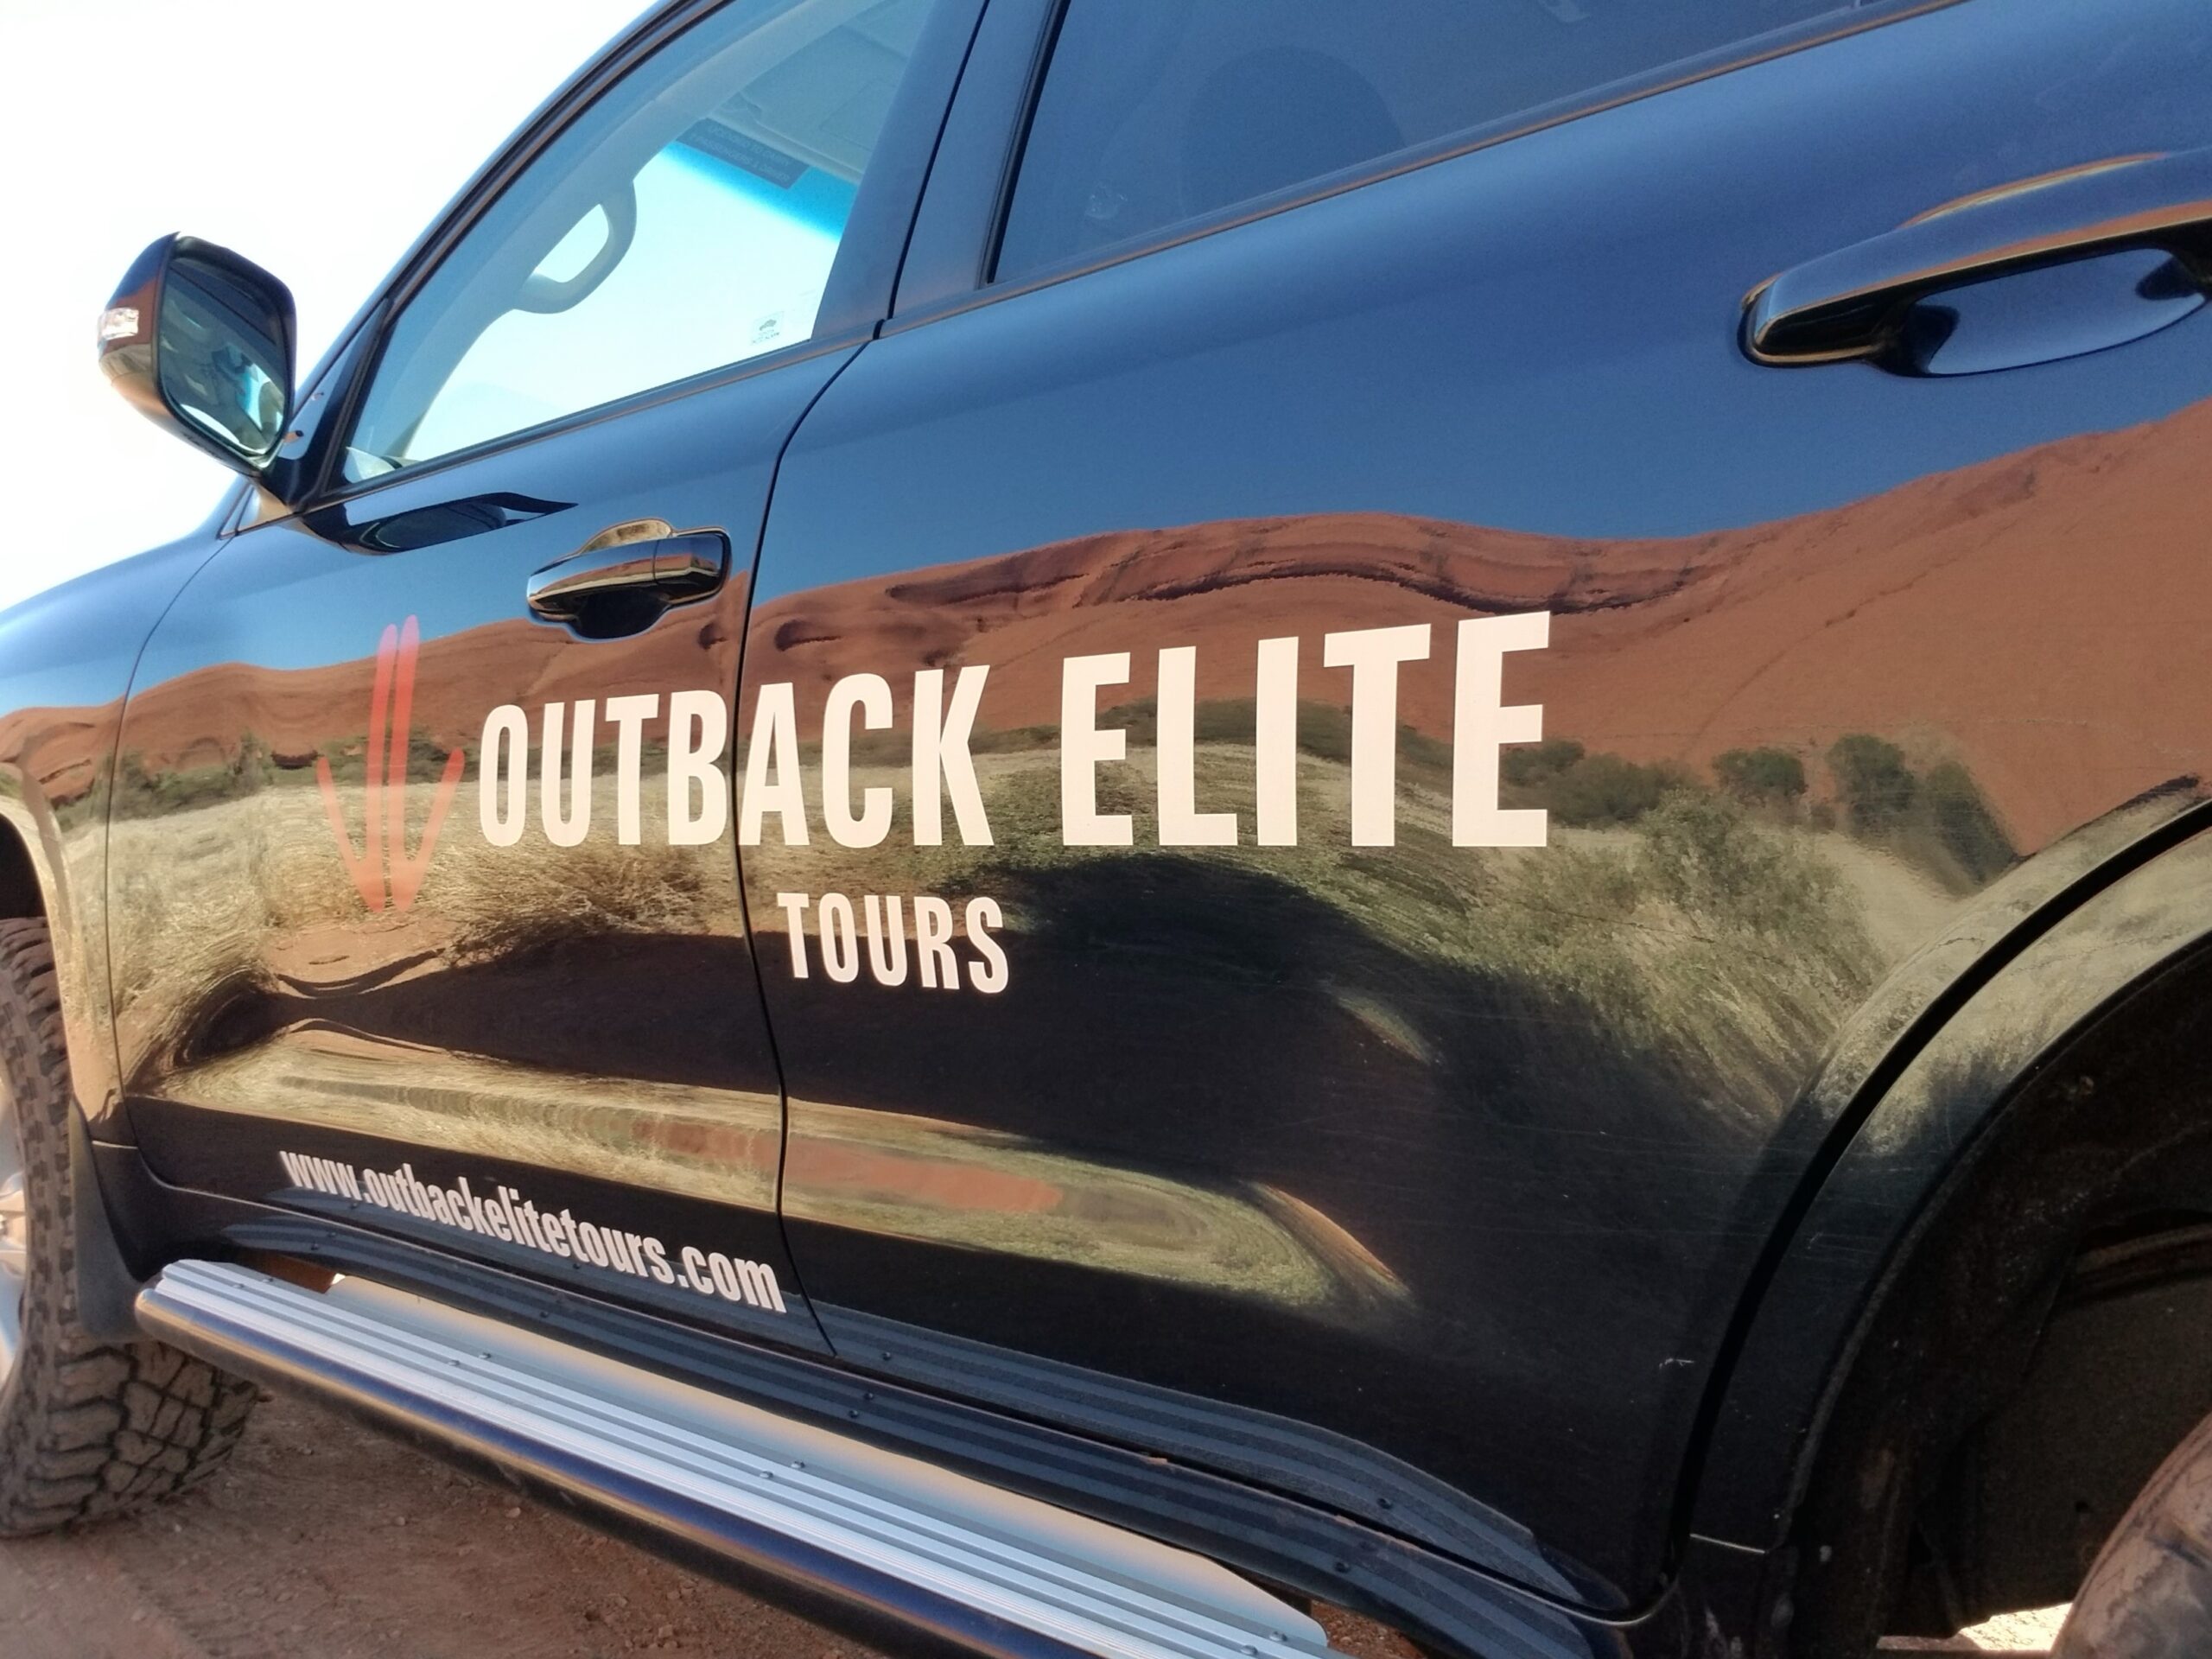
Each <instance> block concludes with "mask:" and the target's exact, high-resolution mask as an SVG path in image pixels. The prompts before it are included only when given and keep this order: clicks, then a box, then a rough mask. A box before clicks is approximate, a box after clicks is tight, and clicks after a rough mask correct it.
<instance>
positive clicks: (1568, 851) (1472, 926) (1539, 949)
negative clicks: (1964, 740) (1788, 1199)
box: [746, 742, 1883, 1105]
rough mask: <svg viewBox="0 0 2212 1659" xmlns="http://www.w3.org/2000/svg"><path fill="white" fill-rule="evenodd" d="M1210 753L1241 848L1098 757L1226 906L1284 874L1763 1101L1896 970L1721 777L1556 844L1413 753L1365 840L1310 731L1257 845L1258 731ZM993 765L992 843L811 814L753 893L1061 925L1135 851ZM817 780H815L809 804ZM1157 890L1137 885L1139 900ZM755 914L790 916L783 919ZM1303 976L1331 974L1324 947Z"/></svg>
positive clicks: (778, 850) (1393, 1014) (1202, 762)
mask: <svg viewBox="0 0 2212 1659" xmlns="http://www.w3.org/2000/svg"><path fill="white" fill-rule="evenodd" d="M1301 747H1304V746H1303V745H1301ZM1576 753H1577V757H1579V755H1580V751H1579V749H1578V750H1577V752H1576ZM1197 764H1198V805H1199V807H1200V808H1201V810H1235V811H1236V812H1237V813H1238V814H1239V815H1240V818H1241V820H1242V823H1243V830H1244V835H1245V836H1246V837H1247V839H1246V841H1245V842H1244V843H1243V845H1240V846H1237V847H1233V848H1219V849H1211V848H1210V849H1160V848H1159V847H1158V830H1157V823H1156V817H1155V813H1154V799H1155V781H1154V779H1155V768H1156V760H1155V757H1154V754H1153V753H1151V752H1150V751H1147V750H1141V749H1138V748H1136V747H1132V749H1131V752H1130V760H1128V762H1126V763H1124V764H1122V765H1118V766H1116V765H1109V766H1102V767H1101V768H1100V769H1099V772H1098V804H1099V809H1100V810H1102V811H1108V812H1128V813H1129V814H1131V815H1132V817H1133V818H1134V819H1135V827H1134V848H1135V850H1136V851H1138V852H1140V853H1143V854H1146V855H1147V856H1150V857H1154V858H1159V859H1165V860H1170V861H1177V862H1187V863H1188V864H1189V865H1191V866H1192V867H1193V868H1214V869H1217V870H1219V871H1221V872H1222V873H1223V875H1224V880H1222V881H1221V882H1219V883H1217V884H1215V887H1217V890H1218V891H1219V893H1221V895H1222V897H1221V898H1220V899H1219V900H1218V902H1221V903H1224V904H1231V903H1234V904H1244V903H1249V902H1250V901H1251V893H1250V890H1249V886H1248V885H1247V884H1248V883H1249V880H1251V879H1254V878H1258V879H1263V880H1269V881H1273V882H1279V883H1282V884H1285V885H1286V886H1287V888H1288V890H1289V891H1291V892H1294V893H1301V894H1303V895H1305V896H1306V897H1307V898H1309V899H1315V900H1319V902H1320V903H1322V904H1323V905H1325V906H1327V907H1328V908H1329V909H1330V910H1332V911H1334V912H1338V913H1339V914H1340V915H1342V916H1343V917H1344V918H1345V921H1346V923H1347V924H1348V925H1350V926H1351V927H1353V928H1355V929H1357V931H1360V932H1361V933H1363V934H1364V935H1366V936H1367V937H1369V938H1371V939H1372V940H1373V941H1374V943H1375V944H1376V945H1379V946H1382V947H1384V948H1386V949H1388V950H1390V951H1392V952H1395V953H1396V954H1398V955H1399V956H1401V957H1405V958H1407V959H1409V960H1410V961H1412V962H1414V963H1420V962H1422V961H1427V962H1433V963H1436V964H1438V965H1439V966H1440V967H1441V968H1449V969H1455V970H1460V971H1462V972H1464V973H1465V974H1467V975H1471V976H1476V977H1477V978H1478V979H1480V980H1481V981H1483V982H1489V983H1493V984H1500V985H1507V986H1512V987H1515V988H1517V990H1516V995H1518V996H1519V997H1520V998H1522V1000H1523V1001H1524V1002H1525V1004H1526V1005H1527V1007H1528V1008H1529V1010H1530V1012H1531V1014H1533V1013H1534V1011H1535V1009H1538V1008H1541V1007H1543V1006H1545V1005H1546V1004H1547V1003H1552V1004H1555V1005H1557V1006H1560V1007H1568V1006H1572V1007H1575V1008H1577V1009H1578V1010H1580V1011H1581V1012H1582V1014H1584V1015H1586V1017H1587V1020H1588V1022H1589V1023H1590V1024H1591V1025H1592V1026H1593V1027H1595V1028H1596V1030H1597V1031H1598V1033H1599V1034H1600V1036H1601V1038H1602V1039H1604V1040H1607V1041H1610V1042H1611V1043H1613V1044H1615V1045H1617V1046H1618V1047H1619V1048H1620V1049H1622V1050H1623V1051H1624V1052H1628V1053H1630V1054H1631V1055H1636V1054H1640V1055H1643V1056H1645V1057H1647V1058H1649V1059H1652V1060H1654V1061H1658V1062H1663V1063H1664V1064H1667V1065H1671V1066H1679V1067H1681V1068H1685V1069H1686V1070H1687V1071H1688V1073H1689V1074H1690V1075H1692V1076H1695V1077H1701V1078H1703V1079H1704V1080H1705V1086H1706V1088H1707V1092H1708V1094H1710V1095H1713V1096H1735V1097H1738V1098H1739V1099H1745V1100H1751V1099H1756V1100H1759V1101H1762V1102H1764V1103H1766V1104H1768V1105H1770V1104H1771V1096H1772V1095H1773V1092H1774V1090H1776V1089H1777V1088H1780V1087H1783V1086H1784V1085H1785V1084H1788V1083H1789V1081H1790V1080H1792V1079H1794V1078H1795V1077H1797V1076H1799V1075H1801V1074H1802V1068H1803V1066H1804V1065H1807V1064H1808V1063H1809V1060H1810V1058H1811V1057H1812V1054H1813V1052H1815V1051H1816V1050H1817V1048H1818V1046H1820V1045H1821V1043H1822V1042H1824V1041H1825V1040H1826V1039H1827V1035H1828V1034H1829V1033H1832V1032H1833V1031H1834V1027H1835V1026H1836V1024H1837V1023H1838V1022H1839V1021H1840V1020H1841V1019H1842V1018H1843V1017H1845V1015H1846V1014H1847V1012H1848V1011H1849V1009H1850V1008H1851V1007H1853V1006H1855V1005H1856V1003H1857V1002H1858V1001H1859V1000H1860V999H1861V998H1862V997H1863V996H1864V995H1865V993H1866V990H1867V989H1868V988H1870V987H1871V986H1872V983H1873V981H1874V979H1875V977H1876V976H1877V975H1878V971H1879V969H1881V967H1882V966H1883V964H1882V963H1881V961H1880V960H1879V957H1878V953H1877V951H1876V950H1875V948H1874V946H1873V945H1872V943H1871V942H1870V940H1869V938H1868V935H1867V931H1866V927H1865V925H1863V923H1862V922H1861V920H1860V916H1859V898H1858V894H1857V893H1856V891H1855V890H1854V889H1853V887H1852V886H1851V885H1850V884H1849V883H1847V881H1846V880H1844V879H1843V878H1842V877H1841V875H1840V874H1839V873H1838V870H1837V868H1835V866H1834V862H1833V861H1831V860H1830V859H1828V858H1827V857H1826V856H1824V855H1823V850H1822V849H1823V847H1824V846H1825V845H1826V844H1827V843H1828V842H1831V841H1833V839H1834V837H1832V836H1822V835H1820V834H1817V833H1815V832H1812V831H1809V830H1806V829H1796V828H1790V827H1786V826H1783V825H1779V824H1772V823H1763V822H1761V821H1759V820H1758V818H1757V817H1755V816H1754V815H1753V814H1751V813H1750V812H1748V811H1746V810H1745V809H1744V808H1743V807H1741V806H1739V805H1738V804H1735V803H1733V802H1731V801H1729V800H1727V799H1726V798H1723V797H1720V796H1718V795H1715V794H1713V793H1711V792H1709V791H1701V790H1697V789H1695V788H1682V787H1678V788H1675V789H1674V790H1672V791H1664V792H1656V793H1655V798H1654V799H1653V800H1652V801H1650V802H1649V804H1645V805H1643V808H1642V810H1639V811H1638V812H1637V813H1636V814H1635V815H1634V818H1633V822H1632V823H1630V825H1628V826H1627V827H1625V828H1610V829H1578V828H1576V827H1574V826H1572V825H1560V824H1555V825H1554V828H1553V830H1552V844H1551V845H1550V846H1548V847H1547V848H1542V849H1471V848H1459V847H1454V846H1452V844H1451V838H1450V793H1449V791H1450V775H1449V771H1448V768H1443V767H1430V766H1425V765H1422V764H1421V758H1420V757H1408V758H1406V760H1402V764H1401V766H1400V767H1399V793H1400V806H1399V820H1398V824H1399V827H1398V839H1397V844H1396V845H1395V846H1394V847H1390V848H1371V849H1362V848H1354V847H1352V846H1351V844H1350V842H1351V836H1350V828H1349V810H1348V801H1349V772H1348V768H1347V766H1345V765H1344V764H1343V763H1342V762H1332V761H1331V760H1327V759H1325V758H1324V757H1323V756H1322V755H1320V754H1318V753H1314V751H1313V749H1312V748H1307V749H1306V756H1305V760H1304V763H1303V765H1302V766H1301V767H1300V790H1299V793H1300V809H1299V810H1300V822H1299V837H1298V845H1297V846H1295V847H1290V848H1264V849H1263V848H1258V847H1255V846H1253V845H1252V844H1250V842H1249V836H1250V833H1251V829H1250V826H1251V823H1252V811H1253V794H1252V776H1253V757H1252V751H1251V750H1250V748H1249V747H1247V746H1242V745H1234V744H1228V743H1219V742H1216V743H1211V744H1201V746H1200V747H1199V748H1198V757H1197ZM977 776H978V779H979V781H980V783H981V785H982V789H983V792H984V799H985V804H986V809H987V810H988V815H989V817H990V823H991V829H992V834H993V840H994V844H993V845H991V846H989V847H972V848H971V847H966V846H963V845H960V844H958V843H957V839H956V842H955V844H953V845H950V846H947V847H942V848H935V849H914V848H912V847H909V846H907V845H906V844H905V837H904V836H903V834H894V836H893V838H892V840H891V841H890V842H887V844H886V846H884V847H882V848H880V849H868V850H855V849H842V848H837V847H835V846H834V845H832V844H830V843H829V841H828V837H827V836H826V834H824V832H823V830H822V829H821V828H820V826H819V824H818V823H816V824H814V825H813V826H812V835H813V840H812V843H811V844H810V846H808V847H805V848H790V849H786V848H785V847H783V846H782V845H781V844H780V842H779V837H778V836H776V835H775V834H774V832H773V831H771V833H770V835H769V837H768V844H767V845H766V846H763V847H760V848H758V849H747V855H746V861H747V872H748V875H749V876H750V878H751V880H752V881H753V887H754V890H755V891H756V893H759V892H762V891H767V892H772V891H775V890H778V889H779V888H790V889H798V890H801V891H806V892H810V893H821V892H823V891H825V890H829V891H842V892H846V893H869V892H879V893H880V892H907V891H916V890H918V891H924V892H934V893H945V894H948V895H957V894H960V893H976V892H986V893H993V894H995V896H998V897H1000V898H1001V899H1004V900H1006V901H1007V906H1008V915H1007V920H1008V924H1009V925H1011V926H1013V927H1014V928H1016V929H1018V930H1027V931H1048V930H1050V929H1051V928H1052V926H1053V925H1054V920H1053V912H1054V910H1055V907H1056V903H1057V902H1058V901H1057V899H1056V887H1057V886H1058V885H1062V883H1061V882H1059V881H1056V878H1057V877H1059V875H1060V873H1063V872H1065V873H1069V874H1072V873H1074V872H1075V871H1077V870H1078V869H1083V868H1090V867H1092V866H1094V865H1096V862H1097V861H1099V860H1101V859H1111V858H1116V857H1127V856H1128V855H1127V854H1125V853H1122V852H1119V851H1118V850H1116V849H1090V848H1070V847H1066V846H1065V845H1063V844H1062V842H1061V840H1060V798H1059V770H1058V755H1057V753H1056V752H1054V751H1049V750H1048V751H1045V752H1042V753H1039V752H1020V751H1014V752H1007V753H991V754H989V755H988V758H986V757H985V756H983V755H980V754H979V756H978V760H977ZM855 781H856V786H857V785H858V784H859V782H861V780H858V779H856V780H855ZM865 782H867V783H870V784H882V783H887V784H891V785H893V786H894V787H895V788H896V789H897V790H898V791H899V798H900V804H899V818H898V820H897V822H898V824H899V829H901V830H903V829H904V826H905V823H906V804H905V795H906V779H905V777H904V774H903V773H902V772H896V771H892V770H886V771H885V772H883V773H882V774H880V775H875V774H871V775H870V776H869V777H868V778H867V779H865ZM815 792H816V791H815V790H814V787H813V784H812V781H811V780H810V784H809V790H808V794H809V798H810V800H811V799H812V798H814V796H815ZM1599 821H1600V822H1607V821H1609V820H1607V819H1606V818H1605V817H1603V816H1602V815H1601V816H1600V819H1599ZM1232 878H1233V879H1232ZM1205 891H1206V887H1205V884H1204V883H1200V884H1198V887H1197V888H1196V889H1195V892H1196V893H1197V894H1198V896H1196V897H1192V896H1188V895H1186V896H1185V898H1183V899H1179V902H1185V903H1205V902H1206V900H1205V898H1204V896H1203V895H1204V893H1205ZM1232 894H1233V895H1235V896H1234V897H1233V898H1232V897H1231V896H1230V895H1232ZM1141 899H1142V895H1141V893H1136V892H1135V891H1132V892H1131V893H1130V895H1129V897H1128V902H1130V903H1137V902H1141ZM755 919H756V921H757V922H760V923H762V924H763V925H767V926H771V927H773V926H778V925H780V924H779V919H778V918H775V917H773V916H772V915H769V916H765V917H764V916H760V915H756V918H755ZM1217 922H1218V926H1217V928H1215V929H1214V930H1212V931H1217V932H1218V933H1219V934H1220V936H1221V937H1223V938H1231V937H1234V936H1235V935H1236V932H1237V925H1236V918H1233V917H1224V918H1217ZM1193 931H1194V932H1204V931H1207V930H1206V929H1205V928H1204V927H1202V926H1201V927H1194V929H1193ZM1304 971H1307V972H1311V973H1313V974H1316V975H1318V976H1322V977H1324V978H1325V977H1326V976H1327V975H1328V971H1329V964H1327V963H1309V964H1308V965H1307V966H1306V969H1305V970H1304ZM1332 995H1334V996H1336V997H1337V1000H1338V1001H1339V1002H1340V1003H1341V1004H1342V1005H1343V1006H1345V1007H1348V1008H1352V1009H1354V1010H1355V1011H1356V1012H1357V1014H1358V1016H1359V1017H1360V1018H1361V1019H1362V1020H1363V1021H1364V1022H1365V1023H1368V1024H1369V1025H1370V1027H1371V1028H1373V1029H1375V1030H1376V1032H1377V1033H1378V1034H1379V1035H1382V1036H1383V1037H1384V1038H1385V1039H1387V1040H1389V1041H1391V1042H1393V1043H1394V1044H1395V1045H1396V1046H1408V1045H1409V1044H1410V1045H1412V1046H1417V1047H1418V1046H1423V1045H1425V1044H1427V1042H1428V1040H1429V1039H1427V1038H1425V1037H1423V1036H1422V1035H1421V1016H1420V1015H1419V1014H1418V1013H1417V1012H1416V1011H1413V1010H1411V1009H1409V1008H1408V1007H1402V1006H1399V1005H1397V1004H1396V1003H1395V1002H1393V1001H1392V1000H1391V994H1390V993H1389V991H1388V990H1387V989H1378V988H1376V987H1374V986H1364V985H1359V984H1356V983H1348V984H1346V985H1344V986H1343V987H1341V988H1332Z"/></svg>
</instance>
